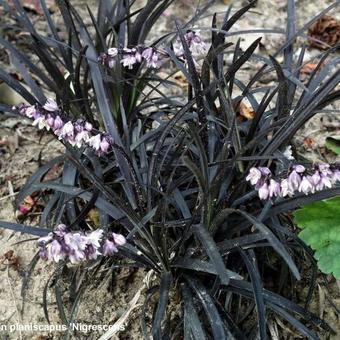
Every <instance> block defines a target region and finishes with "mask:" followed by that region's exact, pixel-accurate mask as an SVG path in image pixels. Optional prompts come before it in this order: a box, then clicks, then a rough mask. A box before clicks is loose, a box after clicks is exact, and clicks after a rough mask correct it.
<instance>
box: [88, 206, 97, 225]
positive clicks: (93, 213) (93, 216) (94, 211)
mask: <svg viewBox="0 0 340 340" xmlns="http://www.w3.org/2000/svg"><path fill="white" fill-rule="evenodd" d="M88 217H89V219H90V221H91V222H92V223H93V224H94V225H95V226H96V227H99V226H100V220H99V213H98V210H97V209H91V210H90V211H89V213H88Z"/></svg>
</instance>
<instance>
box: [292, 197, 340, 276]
mask: <svg viewBox="0 0 340 340" xmlns="http://www.w3.org/2000/svg"><path fill="white" fill-rule="evenodd" d="M294 217H295V222H296V223H297V224H298V226H299V227H300V228H302V229H303V230H302V231H301V233H300V234H299V236H300V238H301V239H302V240H303V241H304V242H306V243H307V244H308V245H309V246H311V247H312V249H313V250H315V258H316V259H317V260H318V266H319V268H320V270H321V271H322V272H324V273H326V274H329V273H332V274H333V275H334V276H335V277H336V278H337V279H340V261H339V260H340V197H336V198H333V199H329V200H325V201H319V202H314V203H311V204H308V205H306V206H304V207H303V208H302V209H299V210H297V211H295V212H294Z"/></svg>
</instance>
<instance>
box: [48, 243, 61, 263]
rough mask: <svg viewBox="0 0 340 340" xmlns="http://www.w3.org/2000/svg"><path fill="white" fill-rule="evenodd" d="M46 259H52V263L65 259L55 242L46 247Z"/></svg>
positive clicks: (59, 245) (58, 244) (59, 246)
mask: <svg viewBox="0 0 340 340" xmlns="http://www.w3.org/2000/svg"><path fill="white" fill-rule="evenodd" d="M48 258H49V259H53V261H54V262H57V263H58V262H59V261H60V260H62V259H64V258H65V253H64V252H63V250H62V247H61V244H60V243H59V242H58V241H57V240H54V241H52V242H51V243H50V244H49V245H48Z"/></svg>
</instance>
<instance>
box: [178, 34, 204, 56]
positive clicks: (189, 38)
mask: <svg viewBox="0 0 340 340" xmlns="http://www.w3.org/2000/svg"><path fill="white" fill-rule="evenodd" d="M184 39H185V42H186V43H187V45H188V47H189V49H190V52H191V53H192V55H193V56H200V55H204V54H206V53H207V52H208V48H207V45H206V43H205V42H204V41H203V40H202V39H201V37H200V36H198V35H197V34H196V33H195V32H193V31H188V32H187V33H186V34H185V35H184ZM174 52H175V54H176V56H177V57H180V58H184V48H183V44H182V42H181V40H180V39H179V38H178V39H177V40H176V42H175V44H174Z"/></svg>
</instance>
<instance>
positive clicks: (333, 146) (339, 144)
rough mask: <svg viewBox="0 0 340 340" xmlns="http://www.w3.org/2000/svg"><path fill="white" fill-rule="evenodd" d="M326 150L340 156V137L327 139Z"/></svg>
mask: <svg viewBox="0 0 340 340" xmlns="http://www.w3.org/2000/svg"><path fill="white" fill-rule="evenodd" d="M326 148H327V149H329V150H331V151H333V152H334V153H336V154H337V155H340V136H331V137H327V139H326Z"/></svg>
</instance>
